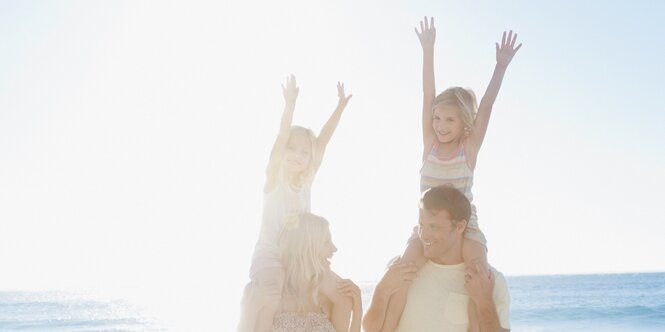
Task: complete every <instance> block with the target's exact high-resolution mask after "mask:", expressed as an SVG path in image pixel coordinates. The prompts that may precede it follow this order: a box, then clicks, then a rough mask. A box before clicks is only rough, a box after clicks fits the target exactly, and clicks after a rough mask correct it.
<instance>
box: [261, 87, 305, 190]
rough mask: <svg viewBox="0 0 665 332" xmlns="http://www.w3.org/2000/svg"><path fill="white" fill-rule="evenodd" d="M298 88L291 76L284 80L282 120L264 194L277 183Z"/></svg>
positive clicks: (269, 162)
mask: <svg viewBox="0 0 665 332" xmlns="http://www.w3.org/2000/svg"><path fill="white" fill-rule="evenodd" d="M298 91H299V89H298V87H297V86H296V78H295V76H293V75H291V76H288V77H287V78H286V86H284V85H282V93H283V94H284V112H283V113H282V119H281V121H280V123H279V132H278V133H277V138H276V139H275V143H274V144H273V146H272V151H271V152H270V160H269V161H268V168H267V169H266V183H265V185H264V187H263V190H264V192H269V191H271V190H272V189H273V188H274V186H275V184H276V183H277V173H278V172H279V166H280V163H281V161H282V157H283V156H284V151H285V150H286V144H287V143H288V141H289V131H290V130H291V122H292V121H293V111H294V110H295V107H296V99H297V98H298Z"/></svg>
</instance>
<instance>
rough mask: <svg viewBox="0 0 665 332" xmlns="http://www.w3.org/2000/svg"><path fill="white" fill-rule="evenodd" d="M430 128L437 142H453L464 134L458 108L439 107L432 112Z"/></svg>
mask: <svg viewBox="0 0 665 332" xmlns="http://www.w3.org/2000/svg"><path fill="white" fill-rule="evenodd" d="M432 117H433V118H432V128H434V133H435V134H436V138H437V139H438V140H439V143H443V144H446V143H453V142H456V141H459V140H460V139H462V137H463V136H464V122H462V118H461V117H460V114H459V110H457V109H455V108H450V107H445V108H444V107H439V108H436V109H434V112H433V114H432Z"/></svg>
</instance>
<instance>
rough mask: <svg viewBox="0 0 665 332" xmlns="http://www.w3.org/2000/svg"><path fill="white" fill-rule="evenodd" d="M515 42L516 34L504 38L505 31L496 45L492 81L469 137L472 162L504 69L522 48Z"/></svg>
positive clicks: (501, 80)
mask: <svg viewBox="0 0 665 332" xmlns="http://www.w3.org/2000/svg"><path fill="white" fill-rule="evenodd" d="M506 37H507V38H506ZM516 41H517V34H515V35H513V31H512V30H511V31H510V32H509V33H508V36H506V32H505V31H504V32H503V36H502V37H501V45H499V43H496V66H495V67H494V73H493V74H492V79H491V80H490V83H489V85H488V86H487V90H486V91H485V94H484V95H483V99H481V100H480V105H478V114H477V115H476V120H475V122H474V125H473V126H474V128H473V129H474V130H473V134H472V135H471V136H470V137H469V143H470V146H469V148H470V150H471V151H469V152H470V153H471V154H472V155H471V157H472V159H473V160H475V159H476V158H475V157H477V155H478V151H480V146H481V145H482V144H483V140H484V139H485V134H486V133H487V126H488V125H489V121H490V115H491V114H492V106H494V102H495V101H496V97H497V95H498V94H499V89H501V83H502V82H503V76H504V75H505V74H506V69H507V68H508V65H509V64H510V61H512V60H513V56H515V53H517V51H518V50H519V49H520V48H521V47H522V44H519V45H517V47H515V42H516Z"/></svg>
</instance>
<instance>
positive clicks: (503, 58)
mask: <svg viewBox="0 0 665 332" xmlns="http://www.w3.org/2000/svg"><path fill="white" fill-rule="evenodd" d="M516 41H517V34H514V35H513V30H510V32H509V33H508V36H506V32H505V31H504V32H503V36H501V45H499V43H496V63H497V64H500V65H502V66H508V64H509V63H510V61H512V60H513V56H515V53H517V50H519V49H520V47H522V43H520V44H519V45H517V47H515V42H516Z"/></svg>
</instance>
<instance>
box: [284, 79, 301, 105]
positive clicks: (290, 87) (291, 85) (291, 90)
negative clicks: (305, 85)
mask: <svg viewBox="0 0 665 332" xmlns="http://www.w3.org/2000/svg"><path fill="white" fill-rule="evenodd" d="M299 91H300V90H299V89H298V87H297V86H296V77H295V76H293V74H291V75H290V76H287V77H286V86H284V84H282V93H283V94H284V101H285V102H286V103H287V104H295V103H296V99H298V92H299Z"/></svg>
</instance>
